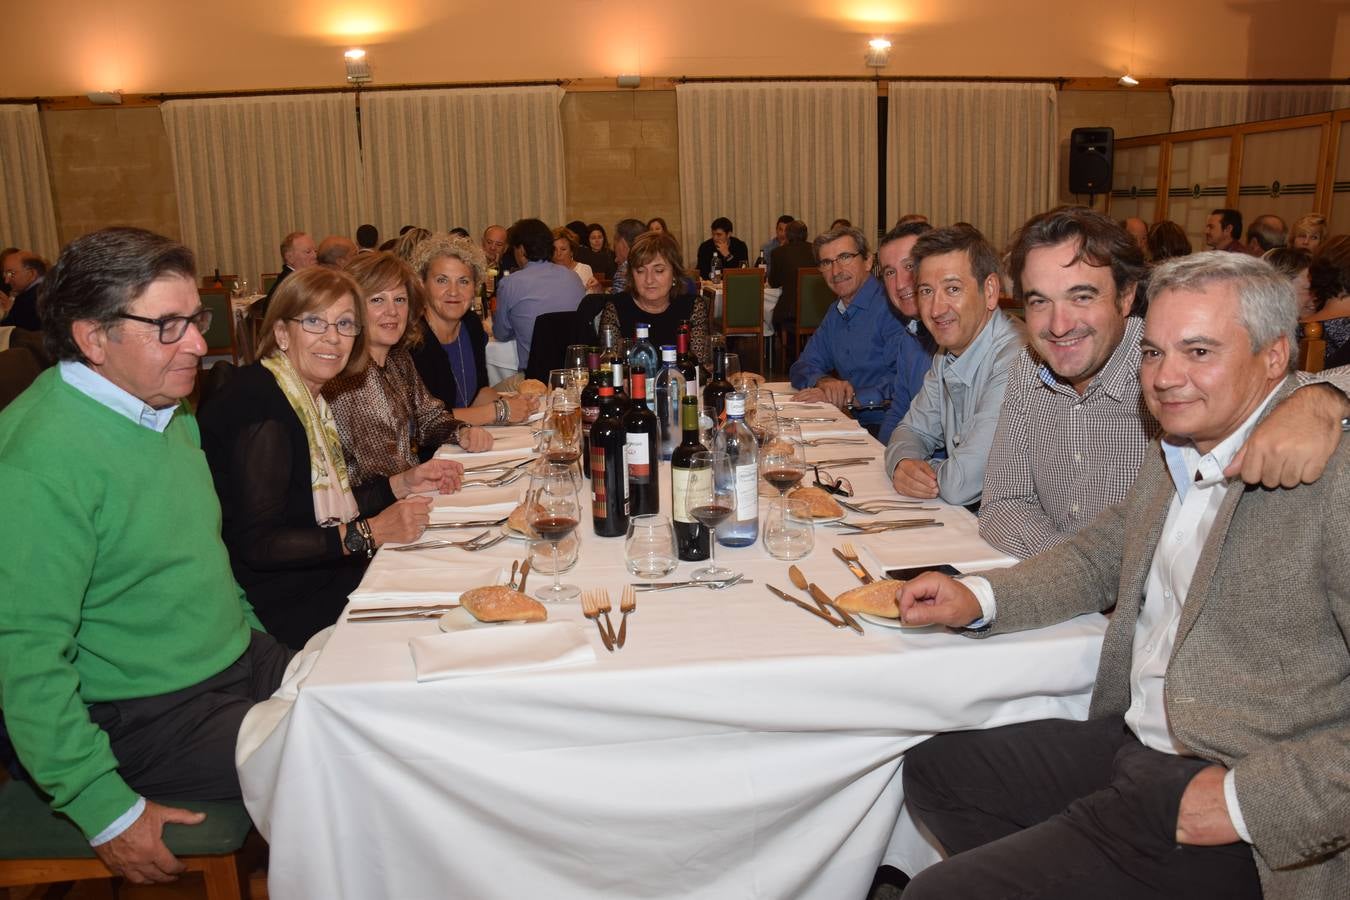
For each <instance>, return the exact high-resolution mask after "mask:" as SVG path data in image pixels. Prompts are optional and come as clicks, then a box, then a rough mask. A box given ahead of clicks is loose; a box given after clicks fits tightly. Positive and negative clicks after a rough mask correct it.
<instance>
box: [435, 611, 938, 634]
mask: <svg viewBox="0 0 1350 900" xmlns="http://www.w3.org/2000/svg"><path fill="white" fill-rule="evenodd" d="M466 615H467V613H466ZM854 615H855V616H857V617H858V618H860V619H862V620H863V621H864V622H868V623H870V624H872V625H880V626H881V627H882V628H894V629H896V630H897V631H936V630H938V629H939V628H941V627H942V626H941V625H906V624H904V623H903V622H901V621H900V620H899V619H888V618H886V617H885V616H874V615H872V614H871V613H865V612H855V613H854ZM442 618H444V617H442Z"/></svg>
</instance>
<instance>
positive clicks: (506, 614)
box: [459, 584, 548, 622]
mask: <svg viewBox="0 0 1350 900" xmlns="http://www.w3.org/2000/svg"><path fill="white" fill-rule="evenodd" d="M459 605H460V606H462V607H464V608H465V609H466V610H468V611H469V615H471V616H473V617H474V618H475V619H477V620H478V621H480V622H543V621H544V620H545V619H547V618H548V610H546V609H544V605H543V604H542V603H540V602H539V601H538V600H535V599H533V598H532V597H527V596H525V595H524V594H522V593H521V592H520V591H513V590H511V589H510V588H509V587H507V586H506V585H504V584H494V585H490V586H489V587H476V588H473V589H471V590H467V591H465V592H464V593H463V594H461V595H460V597H459Z"/></svg>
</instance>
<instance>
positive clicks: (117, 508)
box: [0, 228, 289, 883]
mask: <svg viewBox="0 0 1350 900" xmlns="http://www.w3.org/2000/svg"><path fill="white" fill-rule="evenodd" d="M195 284H196V281H195V269H194V263H193V258H192V252H191V251H190V250H188V249H187V248H186V247H183V246H182V245H181V244H178V243H176V242H174V241H171V240H169V239H168V238H164V237H160V236H159V235H155V234H151V233H150V232H148V231H142V230H140V229H132V228H114V229H107V230H105V231H100V232H95V233H93V234H89V235H86V236H84V237H82V238H79V239H77V240H75V241H74V242H72V243H71V244H70V245H69V246H68V247H67V248H66V249H65V251H64V252H63V253H62V254H61V258H60V259H59V260H58V261H57V264H56V266H55V268H54V269H53V270H52V272H51V273H50V275H49V276H48V278H47V284H46V288H45V291H44V294H43V298H42V301H41V302H42V309H43V329H44V341H45V344H46V347H47V350H48V351H49V353H50V354H51V355H52V356H53V357H54V358H56V359H58V360H59V361H60V362H59V363H58V365H57V366H56V367H54V368H51V369H48V370H47V371H46V372H44V373H43V374H42V375H41V376H40V377H39V378H38V379H37V381H36V382H34V383H33V385H32V386H31V387H30V388H29V389H28V390H27V391H25V392H24V393H23V394H22V395H20V396H19V397H18V398H17V399H16V400H15V401H14V402H13V403H12V404H11V405H10V406H9V407H8V408H6V409H5V411H4V412H3V413H0V497H4V498H5V503H4V510H5V515H4V519H5V522H4V526H5V527H4V532H5V535H6V544H7V547H6V552H5V553H4V554H0V585H4V590H3V591H0V712H3V716H4V725H5V727H6V728H7V730H8V732H9V734H10V737H11V739H12V741H13V744H14V747H15V749H16V750H17V752H18V757H19V761H20V762H21V763H22V764H23V766H24V767H25V768H26V769H27V771H28V772H29V774H30V775H31V777H32V779H33V782H34V783H35V784H36V785H37V787H39V788H40V789H41V790H42V791H43V792H44V793H46V794H48V795H49V796H50V798H51V800H50V802H51V805H52V808H53V809H55V810H57V811H59V812H61V813H63V814H65V815H66V816H68V817H69V818H70V819H71V820H72V821H73V822H74V823H75V824H76V825H78V826H79V827H80V828H81V829H82V830H83V831H84V833H85V835H86V836H87V837H88V838H89V840H90V843H91V844H92V845H93V846H94V849H95V851H96V852H97V853H98V855H99V857H100V858H101V859H102V860H103V861H104V863H106V864H107V865H108V867H109V868H110V869H112V870H113V871H114V872H116V873H118V874H120V875H123V876H125V877H126V878H127V879H128V880H130V881H133V882H136V883H144V882H152V881H170V880H173V878H174V877H175V876H176V874H177V873H178V872H180V871H182V868H183V866H182V864H181V863H180V862H179V861H178V860H177V859H175V858H174V857H173V855H172V854H170V853H169V851H168V849H167V848H166V847H165V846H164V843H163V840H162V837H161V832H162V828H163V825H164V823H166V822H178V823H183V824H188V825H191V824H196V823H198V822H200V821H201V819H202V816H201V814H199V813H192V812H189V811H187V810H183V809H177V808H173V807H169V806H163V805H161V804H158V803H155V802H154V801H152V800H148V799H146V797H148V796H159V797H179V798H185V799H186V798H195V799H223V798H229V797H238V796H239V782H238V775H237V774H236V772H235V768H234V745H235V738H236V736H237V734H238V730H239V724H240V722H241V721H242V719H243V717H244V714H245V713H246V712H247V711H248V710H249V708H250V707H251V706H252V705H253V704H254V703H256V702H258V701H260V700H263V699H266V698H267V697H268V696H269V695H270V694H271V692H272V691H273V690H274V689H275V688H276V687H277V685H278V684H279V683H280V681H281V677H282V674H283V672H284V670H285V666H286V663H287V661H288V659H289V654H288V652H287V651H286V650H285V649H284V648H282V647H281V646H280V645H278V644H277V643H276V642H275V641H274V640H272V638H271V637H269V636H268V635H267V634H265V633H264V632H263V629H262V626H261V625H260V624H259V623H258V620H257V618H256V617H255V616H254V615H253V610H252V609H251V608H250V607H249V606H248V604H247V601H246V600H245V599H244V594H243V591H242V590H240V588H239V586H238V585H237V584H236V583H235V581H234V578H233V576H232V575H231V572H230V562H229V557H228V553H227V551H226V549H225V546H224V544H222V543H221V540H220V503H219V501H218V500H217V498H216V494H215V490H214V488H213V487H212V482H211V473H210V471H209V470H208V469H207V465H206V458H205V456H204V455H203V454H202V451H201V447H200V441H199V438H198V433H197V423H196V420H195V419H194V418H193V417H192V414H191V413H190V412H189V411H188V409H187V407H186V406H184V405H182V404H181V401H182V399H183V398H184V397H186V396H187V395H188V394H189V393H190V392H191V390H192V386H193V384H194V380H195V378H196V372H197V369H198V363H199V360H200V358H201V357H202V356H203V355H204V354H205V352H206V342H205V341H204V340H203V338H202V332H204V331H206V330H207V328H208V327H209V326H210V311H209V310H205V309H203V308H202V305H201V300H200V298H199V297H198V294H197V290H196V287H195Z"/></svg>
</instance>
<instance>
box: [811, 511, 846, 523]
mask: <svg viewBox="0 0 1350 900" xmlns="http://www.w3.org/2000/svg"><path fill="white" fill-rule="evenodd" d="M846 515H848V513H839V514H838V515H834V516H812V517H811V521H812V522H815V523H816V524H817V525H828V524H830V523H831V522H842V521H844V516H846Z"/></svg>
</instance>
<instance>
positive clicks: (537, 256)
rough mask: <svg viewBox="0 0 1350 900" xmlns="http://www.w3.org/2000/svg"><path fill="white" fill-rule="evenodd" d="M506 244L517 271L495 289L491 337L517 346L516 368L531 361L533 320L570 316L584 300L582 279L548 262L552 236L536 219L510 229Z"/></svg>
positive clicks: (522, 366)
mask: <svg viewBox="0 0 1350 900" xmlns="http://www.w3.org/2000/svg"><path fill="white" fill-rule="evenodd" d="M508 240H509V241H510V244H511V246H512V247H514V248H515V253H516V259H517V261H518V262H519V263H520V266H521V267H520V268H519V269H517V270H516V271H514V272H512V273H511V275H510V277H509V278H503V279H502V280H501V283H500V285H499V286H498V288H497V311H496V312H495V313H493V315H492V337H493V338H494V339H495V340H498V341H509V340H512V339H515V342H516V365H517V367H518V368H520V369H524V368H525V364H526V363H527V362H528V361H529V359H530V341H531V339H532V338H533V337H534V320H535V319H537V318H538V317H539V316H542V315H543V314H544V313H551V312H572V311H573V310H575V309H576V308H577V306H578V305H579V304H580V303H581V298H582V297H584V296H586V288H585V287H584V286H583V285H582V283H581V279H579V278H577V276H576V273H575V272H573V271H572V270H571V269H568V268H565V267H563V266H560V265H558V264H557V263H554V262H551V261H550V260H551V258H552V256H553V232H551V231H549V228H548V226H547V225H545V224H544V223H543V222H541V221H540V220H538V219H521V220H520V221H518V222H516V224H514V225H512V226H511V230H510V231H509V232H508Z"/></svg>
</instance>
